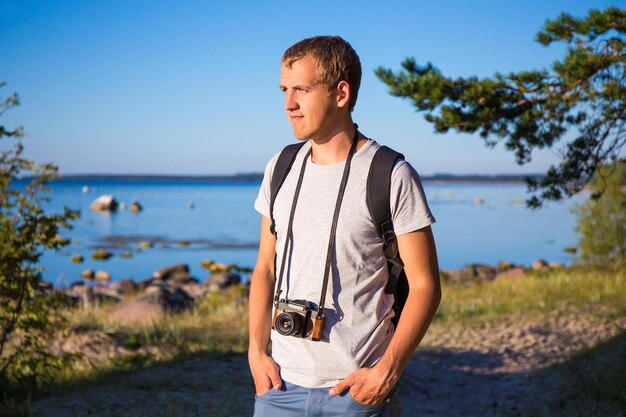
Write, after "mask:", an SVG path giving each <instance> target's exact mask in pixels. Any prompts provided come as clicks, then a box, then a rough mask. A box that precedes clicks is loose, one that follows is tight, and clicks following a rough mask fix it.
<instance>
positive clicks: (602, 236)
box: [574, 160, 626, 270]
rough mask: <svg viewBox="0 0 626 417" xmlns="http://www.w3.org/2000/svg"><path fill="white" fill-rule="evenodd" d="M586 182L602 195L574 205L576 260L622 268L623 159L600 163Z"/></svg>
mask: <svg viewBox="0 0 626 417" xmlns="http://www.w3.org/2000/svg"><path fill="white" fill-rule="evenodd" d="M590 186H591V190H592V191H593V192H594V193H598V192H602V193H603V195H602V198H600V199H589V201H587V202H586V203H584V204H582V205H579V206H577V207H576V208H575V209H574V212H575V213H576V214H577V217H578V221H577V225H576V230H577V231H578V234H579V237H580V239H579V243H578V245H579V251H580V254H579V256H580V260H581V261H582V262H583V263H585V264H588V265H591V266H593V267H600V268H613V269H616V270H619V269H621V268H625V267H626V160H620V161H616V162H614V163H612V164H611V165H609V166H601V167H600V168H599V169H598V173H597V174H596V175H595V176H594V178H593V180H592V181H591V185H590Z"/></svg>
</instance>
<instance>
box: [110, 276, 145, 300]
mask: <svg viewBox="0 0 626 417" xmlns="http://www.w3.org/2000/svg"><path fill="white" fill-rule="evenodd" d="M137 287H138V286H137V284H136V283H135V282H134V281H133V280H132V279H130V278H124V279H120V280H118V281H115V282H112V283H111V284H110V285H109V289H110V290H111V291H113V292H115V293H116V294H117V295H119V296H125V295H129V294H133V293H135V292H136V291H137Z"/></svg>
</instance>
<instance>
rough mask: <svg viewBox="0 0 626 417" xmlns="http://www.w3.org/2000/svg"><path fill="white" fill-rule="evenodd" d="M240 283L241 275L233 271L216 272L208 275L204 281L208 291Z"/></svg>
mask: <svg viewBox="0 0 626 417" xmlns="http://www.w3.org/2000/svg"><path fill="white" fill-rule="evenodd" d="M240 283H241V276H239V274H235V273H234V272H218V273H215V274H211V275H209V277H208V278H207V279H206V281H205V282H204V285H205V286H206V287H208V289H209V290H210V291H213V292H214V291H219V290H223V289H225V288H228V287H230V286H233V285H237V284H240Z"/></svg>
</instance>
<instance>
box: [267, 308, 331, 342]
mask: <svg viewBox="0 0 626 417" xmlns="http://www.w3.org/2000/svg"><path fill="white" fill-rule="evenodd" d="M317 312H318V308H317V306H315V305H314V304H313V303H312V302H310V301H304V300H287V299H284V298H281V299H280V300H279V301H278V303H277V304H276V306H275V307H274V319H273V320H272V329H274V330H276V331H277V332H278V333H279V334H281V335H283V336H293V337H301V338H302V339H311V340H313V341H319V340H320V339H321V337H322V327H323V326H324V315H323V314H322V315H321V317H318V316H317ZM313 313H315V315H314V314H313Z"/></svg>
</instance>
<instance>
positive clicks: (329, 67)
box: [248, 36, 441, 417]
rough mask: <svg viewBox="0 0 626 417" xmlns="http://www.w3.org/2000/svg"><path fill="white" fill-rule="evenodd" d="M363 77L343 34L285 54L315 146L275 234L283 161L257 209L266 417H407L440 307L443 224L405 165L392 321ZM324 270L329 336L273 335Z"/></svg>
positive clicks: (397, 211) (257, 334)
mask: <svg viewBox="0 0 626 417" xmlns="http://www.w3.org/2000/svg"><path fill="white" fill-rule="evenodd" d="M360 81H361V64H360V61H359V58H358V55H357V54H356V52H355V51H354V50H353V49H352V47H351V46H350V44H349V43H348V42H346V41H345V40H343V39H341V38H340V37H330V36H320V37H314V38H308V39H304V40H302V41H300V42H298V43H297V44H295V45H293V46H292V47H291V48H289V49H288V50H287V51H286V52H285V54H284V55H283V57H282V65H281V74H280V89H281V90H282V91H283V93H284V96H285V101H284V106H285V111H286V113H287V118H288V119H289V122H290V123H291V126H292V128H293V132H294V135H295V137H296V138H297V139H298V140H301V141H306V143H305V144H304V145H303V146H302V148H301V149H300V151H299V152H298V154H297V156H296V158H295V161H294V163H293V165H292V168H291V170H290V171H289V174H288V176H287V177H286V179H285V181H284V183H283V185H282V186H281V188H280V192H279V193H278V195H277V197H276V199H275V202H274V206H273V217H274V220H275V229H273V230H276V232H277V234H276V236H274V235H273V233H272V231H271V230H270V226H272V223H271V220H270V181H271V178H272V174H273V171H274V167H275V165H276V161H277V159H278V154H277V155H276V156H274V158H272V159H271V160H270V162H269V163H268V164H267V167H266V170H265V177H264V179H263V184H262V186H261V190H260V192H259V196H258V198H257V200H256V202H255V208H256V209H257V211H259V212H260V213H261V214H262V221H261V235H260V245H259V255H258V259H257V263H256V266H255V268H254V272H253V274H252V277H251V288H250V311H249V313H250V314H249V315H250V346H249V351H248V360H249V364H250V370H251V372H252V376H253V378H254V384H255V387H256V401H255V416H257V417H261V416H272V417H280V416H305V415H306V416H356V415H359V416H394V415H398V414H399V406H398V402H397V392H396V387H397V384H398V380H399V378H400V375H401V374H402V370H403V369H404V367H405V365H406V363H407V361H408V360H409V358H410V357H411V355H412V354H413V352H414V351H415V349H416V347H417V345H418V344H419V342H420V340H421V339H422V337H423V336H424V334H425V333H426V330H427V328H428V326H429V325H430V322H431V320H432V318H433V316H434V314H435V311H436V310H437V307H438V305H439V301H440V298H441V290H440V286H439V270H438V265H437V255H436V250H435V244H434V240H433V236H432V232H431V228H430V224H432V223H434V221H435V220H434V218H433V217H432V215H431V213H430V210H429V208H428V205H427V203H426V199H425V196H424V192H423V189H422V186H421V183H420V180H419V177H418V175H417V173H416V172H415V171H414V170H413V169H412V168H411V166H410V165H409V164H408V163H406V162H404V161H401V162H399V163H397V165H396V166H395V167H394V170H393V173H392V177H391V209H392V219H393V225H394V228H395V232H396V234H397V242H398V248H399V252H400V255H401V257H402V259H403V261H404V263H405V272H406V275H407V277H408V282H409V295H408V298H407V301H406V304H405V307H404V310H403V313H402V316H401V318H400V321H399V323H398V325H397V328H395V329H394V326H393V325H392V323H391V317H392V316H393V310H392V308H391V307H392V305H393V295H391V294H386V293H385V285H386V282H387V278H388V275H387V274H388V273H387V266H386V259H385V257H384V254H383V250H382V239H381V238H380V237H379V235H378V234H377V231H376V227H375V225H374V223H373V220H372V216H371V214H370V213H369V211H368V210H369V209H368V206H367V202H366V186H365V185H366V179H367V174H368V172H369V167H370V162H371V160H372V158H373V155H374V153H375V152H376V150H377V149H378V148H379V145H378V144H377V143H376V142H375V141H374V140H371V139H368V138H366V137H365V136H364V135H362V134H361V133H359V132H358V130H357V127H356V125H355V124H354V123H353V121H352V117H351V112H352V109H353V108H354V106H355V104H356V98H357V94H358V89H359V85H360ZM353 144H354V146H352V145H353ZM346 166H348V168H346ZM348 169H349V171H348V172H349V174H346V173H345V172H346V171H347V170H348ZM346 175H347V182H346V183H345V190H344V194H343V197H342V198H338V194H339V190H340V189H341V183H342V179H343V178H344V176H346ZM298 183H299V184H298ZM296 190H297V191H296ZM337 200H339V202H337ZM294 204H295V206H294ZM292 208H293V210H292ZM336 212H338V213H339V214H338V215H337V216H338V217H337V221H336V233H335V234H334V237H335V241H334V242H333V241H332V240H331V239H330V238H331V235H332V233H331V230H332V227H331V226H332V224H333V220H334V218H335V213H336ZM329 242H330V245H329ZM329 246H330V249H331V250H329ZM328 254H330V256H328ZM327 262H328V263H329V265H330V268H329V270H330V272H329V273H328V274H327V275H329V277H328V292H327V293H326V296H325V298H324V300H325V307H324V309H323V312H324V322H323V327H322V337H321V340H319V341H314V340H311V339H310V337H309V338H303V337H294V336H287V335H284V334H281V333H279V332H277V331H276V330H275V329H273V327H272V326H273V324H274V323H273V319H274V317H273V311H274V309H275V306H276V304H277V303H276V301H275V300H276V299H275V295H276V294H277V293H276V291H280V292H279V293H278V294H279V295H280V298H281V299H288V300H306V301H311V302H316V300H317V298H318V297H320V291H321V288H322V284H323V281H324V276H325V272H326V263H327ZM277 277H278V278H279V279H277ZM279 283H280V288H276V287H277V286H278V285H277V284H279ZM318 307H319V306H318ZM315 315H316V312H315V311H314V312H313V316H312V317H315ZM270 336H271V341H272V353H271V356H270V355H269V354H268V348H269V342H270Z"/></svg>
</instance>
